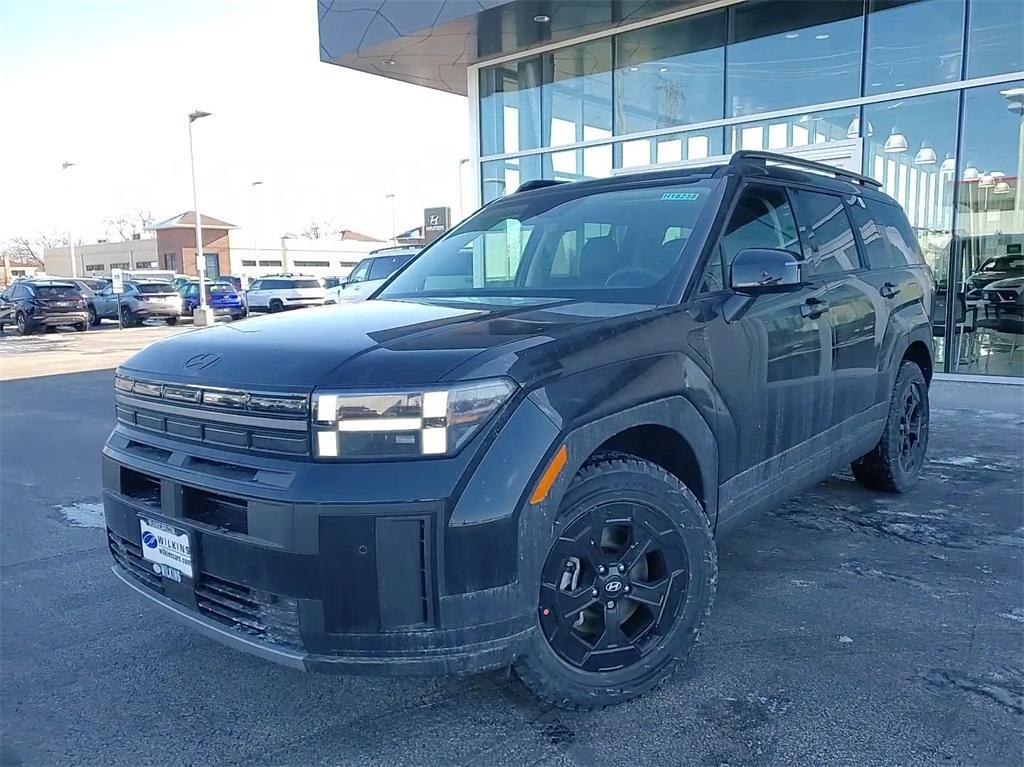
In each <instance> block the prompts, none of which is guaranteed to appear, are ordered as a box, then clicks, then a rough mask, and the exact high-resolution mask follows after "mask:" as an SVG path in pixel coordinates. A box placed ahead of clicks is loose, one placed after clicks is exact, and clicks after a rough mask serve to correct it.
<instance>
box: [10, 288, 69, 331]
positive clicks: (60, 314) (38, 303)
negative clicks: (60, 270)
mask: <svg viewBox="0 0 1024 767" xmlns="http://www.w3.org/2000/svg"><path fill="white" fill-rule="evenodd" d="M88 319H89V317H88V314H87V313H86V306H85V299H84V298H82V293H81V289H80V288H79V287H78V285H77V284H76V283H75V282H72V281H71V280H43V279H39V280H18V281H17V282H15V283H14V284H13V285H11V286H10V287H9V288H7V290H5V291H4V292H3V293H0V330H3V328H4V326H5V325H16V326H17V328H18V332H20V333H21V334H22V335H23V336H25V335H29V334H31V333H34V332H35V331H36V330H38V329H40V328H42V329H44V330H45V331H46V332H52V331H54V330H56V329H57V326H58V325H71V326H72V327H74V329H75V330H87V329H88V327H89V325H88Z"/></svg>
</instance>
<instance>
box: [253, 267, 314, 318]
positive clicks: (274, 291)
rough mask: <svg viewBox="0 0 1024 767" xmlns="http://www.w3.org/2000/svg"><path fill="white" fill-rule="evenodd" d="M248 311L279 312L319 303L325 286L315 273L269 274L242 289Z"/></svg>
mask: <svg viewBox="0 0 1024 767" xmlns="http://www.w3.org/2000/svg"><path fill="white" fill-rule="evenodd" d="M245 301H246V304H248V306H249V311H251V312H271V313H276V312H281V311H284V310H285V309H299V308H302V307H306V306H321V305H322V304H323V302H324V288H323V286H322V285H321V284H320V281H319V280H318V279H317V278H316V277H310V276H309V275H304V274H270V275H267V276H265V277H260V278H259V279H258V280H256V281H255V282H254V283H253V284H252V285H251V286H250V287H249V290H247V291H246V293H245Z"/></svg>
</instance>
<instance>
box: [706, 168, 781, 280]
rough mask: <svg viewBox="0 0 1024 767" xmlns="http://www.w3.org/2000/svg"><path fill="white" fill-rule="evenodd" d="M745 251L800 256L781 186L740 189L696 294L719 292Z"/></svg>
mask: <svg viewBox="0 0 1024 767" xmlns="http://www.w3.org/2000/svg"><path fill="white" fill-rule="evenodd" d="M747 248H773V249H776V250H788V251H790V252H792V253H793V254H794V255H796V256H797V257H798V258H799V257H800V237H799V235H798V234H797V227H796V219H795V218H794V217H793V209H792V207H791V206H790V204H789V198H788V197H787V196H786V190H785V189H783V188H782V187H778V186H768V185H759V184H749V185H747V186H746V187H744V188H743V189H742V191H741V192H740V197H739V200H737V201H736V207H735V208H734V209H733V211H732V215H731V216H730V217H729V222H728V223H727V224H726V226H725V229H724V230H723V231H722V236H721V238H720V240H719V243H718V246H717V247H716V248H715V250H714V252H713V253H712V256H711V259H710V260H709V261H708V265H707V268H706V269H705V271H704V279H703V282H702V284H701V288H700V292H702V293H710V292H712V291H715V290H721V289H722V288H723V287H724V286H725V285H726V284H728V283H727V280H726V275H727V274H728V273H729V267H730V266H732V260H733V259H734V258H735V257H736V254H737V253H739V252H740V251H741V250H746V249H747Z"/></svg>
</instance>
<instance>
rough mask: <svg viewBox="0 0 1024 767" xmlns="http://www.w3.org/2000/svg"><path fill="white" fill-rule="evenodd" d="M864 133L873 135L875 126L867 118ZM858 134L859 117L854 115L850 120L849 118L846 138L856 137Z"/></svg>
mask: <svg viewBox="0 0 1024 767" xmlns="http://www.w3.org/2000/svg"><path fill="white" fill-rule="evenodd" d="M864 135H866V136H874V135H875V126H874V125H872V124H871V120H868V128H867V133H865V134H864ZM858 136H860V118H859V117H854V118H853V119H852V120H850V124H849V126H848V127H847V128H846V138H857V137H858Z"/></svg>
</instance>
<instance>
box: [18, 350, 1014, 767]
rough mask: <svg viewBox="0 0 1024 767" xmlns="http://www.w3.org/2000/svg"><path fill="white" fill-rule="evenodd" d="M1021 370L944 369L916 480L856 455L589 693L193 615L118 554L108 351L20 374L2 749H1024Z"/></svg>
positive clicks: (160, 753) (744, 755)
mask: <svg viewBox="0 0 1024 767" xmlns="http://www.w3.org/2000/svg"><path fill="white" fill-rule="evenodd" d="M6 359H7V358H6V357H5V358H4V359H3V360H0V364H3V363H4V362H6ZM937 386H938V387H940V389H941V387H942V386H943V384H938V385H937ZM981 388H982V389H985V388H986V387H985V386H982V387H981ZM1020 391H1021V390H1017V392H1018V394H1014V393H1011V394H1010V396H1008V397H1007V396H1005V395H1004V396H1002V398H1001V399H1000V398H996V397H985V396H982V397H981V398H980V399H981V404H973V405H971V408H972V409H962V408H965V407H966V405H965V404H964V400H963V399H962V398H961V399H958V398H956V397H951V396H949V394H948V392H947V393H946V394H945V395H943V393H942V392H941V391H936V396H935V397H934V398H933V400H934V401H935V403H936V404H935V405H934V406H933V407H934V410H933V428H932V443H931V450H930V460H929V463H928V464H927V466H926V468H925V469H924V478H923V480H922V482H921V484H920V485H919V486H918V488H917V489H916V490H914V491H913V492H912V493H910V494H909V495H905V496H887V495H879V494H876V493H871V492H869V491H866V490H864V489H862V488H860V487H859V486H858V485H856V484H855V483H854V482H853V481H852V480H851V478H850V477H849V476H837V477H835V478H833V479H832V480H830V481H829V482H826V483H824V484H822V485H820V486H818V487H817V488H815V489H814V490H812V491H810V492H808V493H806V494H804V495H803V496H801V497H799V498H797V499H795V500H793V501H791V502H789V503H787V504H785V505H784V506H783V507H781V508H779V509H778V510H776V511H775V512H773V513H770V514H768V515H766V516H764V517H763V518H761V519H760V520H757V521H755V522H753V523H751V524H750V525H748V526H747V527H745V528H743V529H741V530H739V531H737V532H735V533H733V534H732V535H731V536H729V537H727V538H725V539H724V540H721V541H720V542H719V556H720V578H719V591H718V598H717V601H716V606H715V610H714V612H713V614H712V617H711V621H710V624H709V626H708V627H707V629H706V631H705V632H704V636H703V637H702V640H701V643H700V644H699V645H698V647H697V649H696V650H695V652H694V653H693V655H692V656H691V658H690V661H689V662H688V663H687V665H686V666H685V667H684V668H683V669H682V670H681V671H680V672H679V673H678V674H676V675H675V676H674V677H673V678H672V679H671V680H670V681H669V682H667V683H666V684H665V685H663V686H662V687H661V688H660V689H659V690H657V691H655V692H654V693H652V694H650V695H647V696H646V697H644V698H642V699H640V700H638V701H635V702H632V703H628V704H626V705H623V706H620V707H617V708H613V709H608V710H605V711H601V712H597V713H590V714H575V713H565V712H561V711H556V710H551V709H546V708H544V707H542V706H540V705H538V704H537V703H535V702H534V701H533V700H532V699H530V698H529V697H527V696H526V695H525V694H523V693H522V692H521V691H520V690H519V688H518V687H517V685H516V684H514V683H513V682H510V681H509V680H506V679H504V678H502V677H501V676H500V675H487V676H478V677H468V678H459V679H398V680H391V679H374V678H344V677H325V676H309V675H304V674H302V673H299V672H296V671H293V670H290V669H285V668H280V667H277V666H274V665H271V664H269V663H266V662H264V661H260V660H257V659H255V658H251V657H248V656H246V655H241V654H238V653H236V652H234V651H231V650H228V649H225V648H223V647H221V646H219V645H218V644H215V643H214V642H212V641H210V640H207V639H205V638H203V637H200V636H197V635H196V634H194V633H193V632H191V631H190V630H188V629H187V628H185V627H183V626H180V625H178V624H177V623H176V622H173V621H172V620H171V619H169V618H167V617H165V616H164V615H163V614H161V613H159V612H157V611H155V610H154V609H152V607H151V606H150V605H149V604H147V603H146V602H145V600H143V599H142V598H141V597H139V596H136V595H134V594H132V593H129V591H128V590H127V589H126V588H125V587H124V586H123V585H122V584H120V583H119V582H117V581H116V579H115V578H114V576H113V575H112V574H111V572H110V557H109V555H108V553H107V551H106V546H105V537H104V531H103V529H102V515H101V511H100V510H99V505H98V504H99V501H100V461H99V451H100V447H101V445H102V443H103V440H104V438H105V437H106V435H107V433H108V431H109V429H110V427H111V423H112V394H111V372H110V371H100V372H90V373H77V374H69V375H60V376H52V377H42V378H35V379H30V380H18V381H6V382H4V383H2V384H0V509H2V512H0V565H2V600H0V720H2V729H0V734H2V739H0V763H2V764H5V765H18V764H130V765H146V764H159V765H178V764H182V765H185V764H190V765H208V764H210V765H212V764H289V765H312V764H360V765H405V766H406V767H407V766H408V765H414V764H431V765H436V764H481V765H491V764H495V765H497V764H503V765H504V764H507V765H522V764H551V765H633V764H653V765H712V766H715V767H720V766H721V765H730V767H739V766H740V765H827V764H837V765H839V764H841V765H937V764H962V765H1011V764H1020V763H1021V762H1022V755H1024V735H1022V731H1024V659H1022V653H1024V557H1022V552H1024V507H1022V497H1024V496H1022V492H1024V487H1022V484H1024V480H1022V465H1024V455H1022V453H1024V412H1022V410H1021V409H1020V408H1019V407H1018V404H1019V403H1020V396H1019V392H1020ZM1007 403H1008V404H1007Z"/></svg>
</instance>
